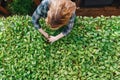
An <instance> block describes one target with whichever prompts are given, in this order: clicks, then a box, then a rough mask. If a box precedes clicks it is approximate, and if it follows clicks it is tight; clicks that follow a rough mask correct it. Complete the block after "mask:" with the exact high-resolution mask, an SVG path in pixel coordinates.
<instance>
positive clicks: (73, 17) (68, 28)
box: [49, 14, 76, 42]
mask: <svg viewBox="0 0 120 80" xmlns="http://www.w3.org/2000/svg"><path fill="white" fill-rule="evenodd" d="M75 17H76V15H75V14H73V15H72V17H71V18H70V21H69V23H68V25H67V27H66V28H65V29H64V30H63V31H62V32H61V33H60V34H58V35H57V36H50V38H49V42H55V41H57V40H59V39H60V38H62V37H64V36H66V35H67V34H68V33H70V32H71V30H72V28H73V25H74V20H75Z"/></svg>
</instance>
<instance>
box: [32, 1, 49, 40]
mask: <svg viewBox="0 0 120 80" xmlns="http://www.w3.org/2000/svg"><path fill="white" fill-rule="evenodd" d="M48 1H49V0H43V1H42V2H41V4H40V5H39V6H38V7H37V9H36V10H35V12H34V13H33V15H32V23H33V25H34V27H35V28H36V29H37V30H38V31H39V32H40V33H41V34H42V35H44V37H45V38H48V34H47V33H46V32H45V31H44V30H43V29H42V28H41V25H40V24H39V19H40V18H42V17H44V13H43V12H46V13H47V10H46V9H45V8H47V6H48ZM43 8H44V9H43Z"/></svg>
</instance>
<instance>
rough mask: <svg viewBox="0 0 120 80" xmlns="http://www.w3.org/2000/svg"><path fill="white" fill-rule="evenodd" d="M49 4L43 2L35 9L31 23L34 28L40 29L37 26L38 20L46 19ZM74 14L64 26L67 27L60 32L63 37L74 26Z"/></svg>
mask: <svg viewBox="0 0 120 80" xmlns="http://www.w3.org/2000/svg"><path fill="white" fill-rule="evenodd" d="M49 4H50V0H43V1H42V2H41V4H40V5H39V6H38V7H37V9H36V10H35V12H34V13H33V15H32V23H33V24H34V27H35V28H36V29H40V28H41V25H40V24H39V19H40V18H42V17H43V18H46V17H47V12H48V10H49ZM75 16H76V15H75V13H74V14H73V15H72V16H71V18H70V20H69V22H68V24H67V25H66V26H67V27H66V28H65V29H64V30H63V31H62V33H63V34H64V35H67V34H68V33H69V32H70V31H71V30H72V28H73V25H74V20H75Z"/></svg>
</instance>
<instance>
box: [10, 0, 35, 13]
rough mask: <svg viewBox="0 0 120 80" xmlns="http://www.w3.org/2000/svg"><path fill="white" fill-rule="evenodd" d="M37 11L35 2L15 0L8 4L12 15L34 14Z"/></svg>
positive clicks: (31, 0)
mask: <svg viewBox="0 0 120 80" xmlns="http://www.w3.org/2000/svg"><path fill="white" fill-rule="evenodd" d="M34 9H35V4H34V2H33V0H13V1H12V2H11V3H8V10H9V12H11V14H20V15H26V14H32V13H33V11H34Z"/></svg>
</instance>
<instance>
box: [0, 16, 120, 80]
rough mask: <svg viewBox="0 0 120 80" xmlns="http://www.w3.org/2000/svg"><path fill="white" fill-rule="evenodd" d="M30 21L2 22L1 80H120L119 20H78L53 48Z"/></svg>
mask: <svg viewBox="0 0 120 80" xmlns="http://www.w3.org/2000/svg"><path fill="white" fill-rule="evenodd" d="M30 21H31V17H30V16H12V17H7V18H0V79H1V80H120V16H112V17H104V16H101V17H96V18H93V17H77V18H76V21H75V25H74V28H73V30H72V32H71V33H70V34H69V35H68V36H66V37H64V38H62V39H60V40H59V41H57V42H55V43H53V44H49V43H47V42H46V40H45V38H44V37H43V36H42V35H41V34H40V33H39V32H38V31H36V30H35V29H34V27H33V25H32V24H31V23H30ZM40 22H41V24H42V26H43V28H44V30H45V31H47V32H48V33H49V34H53V33H54V31H51V30H50V29H49V28H48V27H47V28H45V27H46V25H45V23H44V20H41V21H40Z"/></svg>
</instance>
